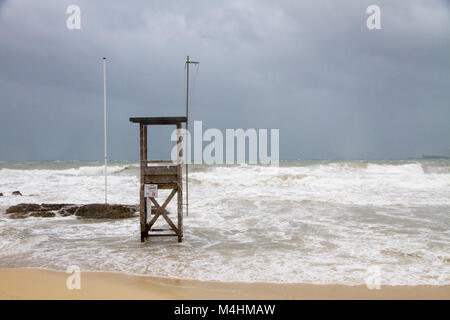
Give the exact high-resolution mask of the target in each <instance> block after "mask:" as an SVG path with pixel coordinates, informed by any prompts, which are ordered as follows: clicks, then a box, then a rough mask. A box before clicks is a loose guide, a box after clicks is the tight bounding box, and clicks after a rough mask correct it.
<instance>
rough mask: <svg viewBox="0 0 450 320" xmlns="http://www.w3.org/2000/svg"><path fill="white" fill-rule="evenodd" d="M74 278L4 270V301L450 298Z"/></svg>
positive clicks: (411, 290) (0, 283) (0, 290)
mask: <svg viewBox="0 0 450 320" xmlns="http://www.w3.org/2000/svg"><path fill="white" fill-rule="evenodd" d="M69 276H70V275H69V274H67V273H65V272H58V271H50V270H41V269H2V270H0V299H194V300H195V299H208V300H209V299H446V300H448V299H450V286H381V289H373V290H369V289H368V288H367V287H366V286H363V285H361V286H345V285H310V284H273V283H237V282H236V283H227V282H214V281H195V280H177V279H164V278H155V277H148V276H135V275H128V274H121V273H109V272H82V273H81V289H79V290H77V289H72V290H69V289H67V286H66V281H67V278H68V277H69Z"/></svg>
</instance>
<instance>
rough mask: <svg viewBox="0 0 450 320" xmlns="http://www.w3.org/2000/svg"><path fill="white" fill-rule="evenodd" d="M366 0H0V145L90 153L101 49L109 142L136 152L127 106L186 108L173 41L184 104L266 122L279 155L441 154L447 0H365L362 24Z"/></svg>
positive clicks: (152, 112)
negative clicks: (192, 85) (187, 79)
mask: <svg viewBox="0 0 450 320" xmlns="http://www.w3.org/2000/svg"><path fill="white" fill-rule="evenodd" d="M374 3H375V2H374V1H357V0H354V1H339V3H338V2H336V1H302V2H299V1H280V2H273V1H190V2H186V1H133V2H130V3H116V2H114V3H112V2H110V1H70V2H69V1H57V2H55V1H22V2H18V1H7V2H5V1H0V135H1V137H2V138H1V139H2V141H1V143H0V160H40V159H101V158H102V150H103V149H102V148H103V135H102V132H103V131H102V130H103V127H102V124H103V122H102V121H103V100H102V99H103V92H102V88H103V84H102V65H101V59H100V58H101V57H102V56H107V57H108V111H109V119H108V121H109V138H110V139H109V141H110V148H109V150H110V154H111V158H113V159H136V158H137V155H138V150H137V148H138V144H137V138H138V134H137V131H138V130H137V127H136V126H133V125H132V124H130V123H129V122H128V117H130V116H164V115H182V114H183V113H184V96H183V94H184V91H183V90H184V81H183V77H184V69H183V64H184V59H185V56H186V55H187V54H190V55H191V56H192V57H193V58H194V59H198V60H200V61H201V65H200V69H199V74H198V79H197V83H196V89H195V96H194V99H193V104H192V106H191V119H196V120H203V121H204V127H217V128H221V129H224V128H239V127H243V128H250V127H255V128H280V154H281V157H282V158H385V157H388V158H396V157H397V158H398V157H410V156H420V155H422V154H444V155H450V139H448V137H449V136H450V102H449V101H450V90H448V87H449V85H450V73H449V71H450V42H449V41H450V10H449V5H448V4H449V2H448V1H425V0H424V1H418V0H415V1H406V0H405V1H376V4H378V5H379V6H380V7H381V19H382V30H374V31H369V30H368V29H367V28H366V19H367V16H368V15H367V14H366V13H365V12H366V8H367V7H368V6H369V5H371V4H374ZM70 4H78V5H79V6H80V7H81V10H82V18H81V23H82V28H81V30H74V31H70V30H68V29H67V28H66V19H67V17H68V15H67V14H66V13H65V11H66V8H67V6H68V5H70ZM194 74H195V73H193V74H192V75H193V77H194ZM167 133H168V130H163V131H162V132H160V133H159V134H158V133H157V132H151V134H152V136H153V137H156V138H161V139H163V138H164V140H163V141H159V140H161V139H156V138H155V139H152V140H151V143H152V145H151V150H152V151H153V152H152V154H153V155H155V154H156V155H159V154H164V155H165V156H167V155H168V145H167V143H168V137H167Z"/></svg>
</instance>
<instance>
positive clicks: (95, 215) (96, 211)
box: [75, 203, 136, 219]
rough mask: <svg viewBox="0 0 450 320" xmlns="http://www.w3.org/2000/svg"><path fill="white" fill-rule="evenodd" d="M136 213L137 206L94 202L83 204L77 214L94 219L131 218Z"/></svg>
mask: <svg viewBox="0 0 450 320" xmlns="http://www.w3.org/2000/svg"><path fill="white" fill-rule="evenodd" d="M135 213H136V206H125V205H120V204H100V203H94V204H87V205H84V206H81V207H80V208H78V210H77V211H76V212H75V215H76V216H77V217H82V218H92V219H123V218H131V217H132V216H134V214H135Z"/></svg>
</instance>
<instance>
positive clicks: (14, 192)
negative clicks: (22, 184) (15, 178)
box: [12, 191, 22, 196]
mask: <svg viewBox="0 0 450 320" xmlns="http://www.w3.org/2000/svg"><path fill="white" fill-rule="evenodd" d="M12 195H13V196H21V195H22V193H20V191H13V193H12Z"/></svg>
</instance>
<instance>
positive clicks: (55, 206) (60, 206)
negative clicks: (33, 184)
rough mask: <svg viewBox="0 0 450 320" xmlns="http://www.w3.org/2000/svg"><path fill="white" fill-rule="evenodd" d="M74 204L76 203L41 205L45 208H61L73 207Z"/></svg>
mask: <svg viewBox="0 0 450 320" xmlns="http://www.w3.org/2000/svg"><path fill="white" fill-rule="evenodd" d="M71 206H74V204H69V203H43V204H41V207H42V208H43V209H44V210H61V209H63V208H64V207H71Z"/></svg>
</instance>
